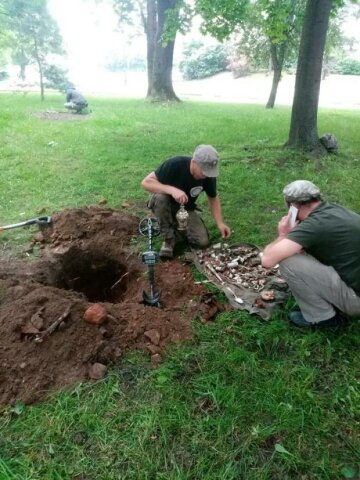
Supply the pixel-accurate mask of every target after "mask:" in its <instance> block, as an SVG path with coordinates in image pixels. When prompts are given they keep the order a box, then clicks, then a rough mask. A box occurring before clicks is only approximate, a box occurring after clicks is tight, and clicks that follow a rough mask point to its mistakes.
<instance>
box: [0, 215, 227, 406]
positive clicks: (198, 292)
mask: <svg viewBox="0 0 360 480" xmlns="http://www.w3.org/2000/svg"><path fill="white" fill-rule="evenodd" d="M52 218H53V223H52V226H51V227H49V228H46V229H43V230H42V231H41V232H39V233H37V234H36V235H35V236H34V239H33V244H34V248H35V249H37V248H38V247H40V253H41V254H40V257H39V258H38V259H36V260H34V261H31V262H20V261H14V260H12V261H8V262H6V261H4V262H2V263H1V267H0V405H5V404H13V403H14V402H17V401H21V402H24V403H27V404H28V403H33V402H35V401H39V400H42V399H44V398H46V396H48V395H49V394H50V393H52V392H54V391H56V390H58V389H60V388H63V387H70V386H72V385H74V384H76V383H77V382H79V381H83V380H84V379H86V378H93V379H97V378H101V377H102V376H103V375H104V374H105V372H106V369H107V368H108V366H109V365H111V364H116V363H118V362H120V361H121V358H122V356H123V355H124V353H125V352H126V351H129V350H133V349H140V350H144V351H146V352H148V353H149V355H150V356H151V360H152V363H153V365H154V366H156V365H157V364H158V363H159V362H161V360H162V358H163V356H164V348H165V347H166V345H168V344H169V343H171V342H176V341H181V340H184V339H191V337H192V330H191V320H192V319H193V318H195V317H200V318H202V319H204V320H205V321H206V320H210V319H211V318H213V316H214V315H216V313H217V312H218V311H219V309H221V307H220V306H219V305H218V304H217V303H216V301H215V300H214V299H213V298H212V297H211V295H209V294H208V293H207V292H206V290H205V289H204V287H203V286H202V285H196V284H194V281H193V278H192V273H191V271H190V269H189V267H188V265H186V264H185V263H182V262H180V261H178V260H172V261H168V262H164V263H160V264H158V265H157V266H156V269H155V278H156V283H157V285H158V287H159V290H161V308H156V307H151V306H145V305H144V303H143V302H142V293H143V290H145V291H148V290H149V282H148V277H147V267H145V266H143V265H142V263H141V259H140V255H139V252H140V251H142V250H144V249H146V246H147V245H146V239H144V242H143V243H142V244H140V245H139V243H138V242H136V246H134V242H131V239H132V238H134V237H135V236H137V235H138V222H139V219H138V218H136V217H134V216H129V215H126V214H125V213H124V211H121V210H112V209H108V208H95V207H91V208H83V209H69V210H64V211H62V212H59V213H56V214H54V215H53V217H52ZM135 248H136V251H135ZM94 304H99V305H100V306H101V307H103V308H104V309H105V311H106V312H105V313H106V319H105V321H104V323H101V324H98V325H97V324H96V325H95V324H91V323H88V322H87V321H85V320H84V313H85V311H86V310H87V309H88V308H89V307H90V306H92V305H94Z"/></svg>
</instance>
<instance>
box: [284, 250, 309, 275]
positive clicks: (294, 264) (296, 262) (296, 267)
mask: <svg viewBox="0 0 360 480" xmlns="http://www.w3.org/2000/svg"><path fill="white" fill-rule="evenodd" d="M312 260H313V259H312ZM309 261H311V260H310V258H309V257H307V256H306V255H303V254H296V255H292V256H291V257H288V258H285V259H284V260H282V261H281V262H280V263H279V270H280V273H281V275H283V276H284V277H285V276H286V275H287V274H299V273H300V272H302V271H303V270H304V269H306V264H307V263H308V262H309Z"/></svg>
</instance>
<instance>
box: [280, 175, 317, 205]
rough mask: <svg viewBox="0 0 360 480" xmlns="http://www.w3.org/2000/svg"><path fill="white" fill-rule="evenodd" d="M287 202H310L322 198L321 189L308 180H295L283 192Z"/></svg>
mask: <svg viewBox="0 0 360 480" xmlns="http://www.w3.org/2000/svg"><path fill="white" fill-rule="evenodd" d="M283 194H284V197H285V200H286V201H287V202H289V203H291V202H309V201H310V200H315V199H317V198H320V189H319V188H318V187H317V186H316V185H314V184H313V183H312V182H309V181H308V180H295V182H292V183H289V185H286V187H285V188H284V190H283Z"/></svg>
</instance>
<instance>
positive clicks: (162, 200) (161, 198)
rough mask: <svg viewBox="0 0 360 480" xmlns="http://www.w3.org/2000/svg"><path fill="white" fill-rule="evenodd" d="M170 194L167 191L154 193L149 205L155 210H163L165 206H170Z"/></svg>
mask: <svg viewBox="0 0 360 480" xmlns="http://www.w3.org/2000/svg"><path fill="white" fill-rule="evenodd" d="M170 199H171V197H170V195H166V194H165V193H154V194H152V195H151V197H150V199H149V201H148V203H147V206H148V208H150V210H152V211H153V212H154V210H158V209H160V210H163V209H165V208H169V206H170Z"/></svg>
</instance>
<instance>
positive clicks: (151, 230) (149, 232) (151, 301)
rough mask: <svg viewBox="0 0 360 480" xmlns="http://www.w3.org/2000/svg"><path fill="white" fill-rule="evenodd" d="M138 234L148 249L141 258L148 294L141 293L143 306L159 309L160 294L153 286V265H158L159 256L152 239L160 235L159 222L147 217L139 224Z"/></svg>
mask: <svg viewBox="0 0 360 480" xmlns="http://www.w3.org/2000/svg"><path fill="white" fill-rule="evenodd" d="M139 232H140V234H141V235H143V236H144V237H147V239H148V249H147V250H146V252H144V253H143V254H142V256H141V258H142V263H143V264H144V265H147V267H148V277H149V285H150V292H145V290H144V291H143V301H144V304H145V305H150V306H151V307H160V292H159V291H157V290H156V286H155V265H156V264H157V263H159V254H158V253H157V252H156V251H155V250H154V248H153V238H154V237H157V236H158V235H160V226H159V222H158V220H157V219H156V218H154V217H147V218H144V219H143V220H141V222H140V223H139Z"/></svg>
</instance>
